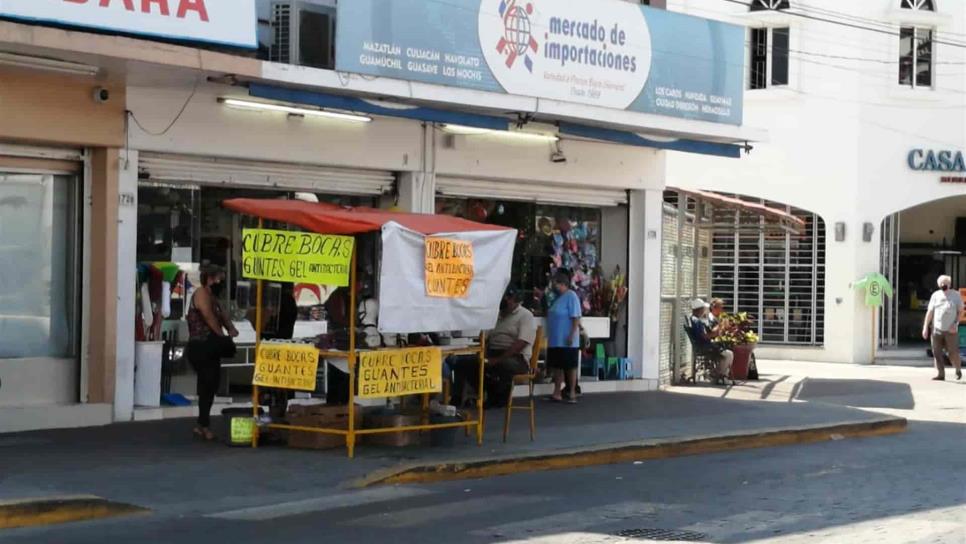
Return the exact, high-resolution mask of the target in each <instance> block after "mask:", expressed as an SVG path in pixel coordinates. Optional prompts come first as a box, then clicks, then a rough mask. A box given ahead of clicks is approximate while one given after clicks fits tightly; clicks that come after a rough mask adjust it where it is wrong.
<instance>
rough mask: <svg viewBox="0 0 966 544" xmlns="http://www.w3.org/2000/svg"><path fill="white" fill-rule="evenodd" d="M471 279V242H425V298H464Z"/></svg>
mask: <svg viewBox="0 0 966 544" xmlns="http://www.w3.org/2000/svg"><path fill="white" fill-rule="evenodd" d="M473 275H474V273H473V242H470V241H468V240H455V239H451V238H434V237H428V238H426V295H428V296H431V297H438V298H466V297H467V296H469V292H470V284H471V283H473Z"/></svg>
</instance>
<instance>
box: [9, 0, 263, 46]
mask: <svg viewBox="0 0 966 544" xmlns="http://www.w3.org/2000/svg"><path fill="white" fill-rule="evenodd" d="M0 16H3V17H11V18H15V19H25V20H28V21H43V22H51V23H57V24H63V25H71V26H79V27H87V28H94V29H97V30H106V31H112V32H118V33H122V34H139V35H145V36H154V37H158V38H165V39H172V40H185V41H192V42H207V43H215V44H222V45H229V46H234V47H244V48H248V49H254V48H256V47H258V37H257V35H256V32H257V20H256V14H255V0H0Z"/></svg>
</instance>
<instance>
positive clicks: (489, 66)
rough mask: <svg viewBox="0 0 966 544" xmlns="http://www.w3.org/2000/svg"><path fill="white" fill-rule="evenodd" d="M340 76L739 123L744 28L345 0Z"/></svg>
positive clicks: (415, 1)
mask: <svg viewBox="0 0 966 544" xmlns="http://www.w3.org/2000/svg"><path fill="white" fill-rule="evenodd" d="M337 24H338V29H337V46H336V52H337V56H336V68H337V69H338V70H340V71H346V72H355V73H360V74H367V75H375V76H384V77H391V78H398V79H405V80H413V81H422V82H427V83H437V84H442V85H451V86H456V87H464V88H469V89H477V90H483V91H492V92H501V93H509V94H515V95H522V96H531V97H536V98H547V99H554V100H561V101H567V102H576V103H581V104H590V105H593V106H601V107H606V108H613V109H619V110H630V111H636V112H644V113H654V114H660V115H668V116H673V117H681V118H688V119H697V120H704V121H712V122H718V123H728V124H733V125H740V124H741V122H742V94H743V89H744V88H743V85H744V73H743V70H744V64H745V62H744V56H745V53H744V50H745V44H744V31H743V29H742V28H740V27H738V26H735V25H730V24H726V23H721V22H716V21H710V20H706V19H701V18H698V17H691V16H687V15H682V14H678V13H672V12H668V11H665V10H659V9H652V8H648V7H644V6H638V5H634V4H632V3H629V2H621V1H618V0H595V1H593V2H590V1H581V2H578V1H574V0H447V1H445V2H427V1H426V0H352V1H351V2H340V3H339V12H338V21H337Z"/></svg>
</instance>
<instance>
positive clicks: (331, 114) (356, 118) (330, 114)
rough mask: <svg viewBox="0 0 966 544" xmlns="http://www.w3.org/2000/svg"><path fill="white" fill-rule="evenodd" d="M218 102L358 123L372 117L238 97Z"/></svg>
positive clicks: (231, 105) (221, 99) (248, 108)
mask: <svg viewBox="0 0 966 544" xmlns="http://www.w3.org/2000/svg"><path fill="white" fill-rule="evenodd" d="M218 102H220V103H222V104H224V105H226V106H230V107H233V108H239V109H245V110H255V111H275V112H279V113H287V114H289V115H303V116H306V117H325V118H327V119H339V120H342V121H352V122H356V123H369V122H371V121H372V117H368V116H366V115H356V114H354V113H341V112H337V111H326V110H313V109H308V108H297V107H294V106H284V105H282V104H269V103H267V102H253V101H251V100H240V99H237V98H219V99H218Z"/></svg>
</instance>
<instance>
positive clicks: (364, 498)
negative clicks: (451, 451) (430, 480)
mask: <svg viewBox="0 0 966 544" xmlns="http://www.w3.org/2000/svg"><path fill="white" fill-rule="evenodd" d="M428 494H430V491H427V490H425V489H419V488H415V487H376V488H372V489H366V490H363V491H353V492H350V493H336V494H334V495H327V496H325V497H318V498H312V499H304V500H300V501H291V502H282V503H277V504H269V505H265V506H255V507H251V508H242V509H239V510H229V511H227V512H219V513H217V514H208V515H207V516H205V517H209V518H218V519H233V520H243V521H266V520H270V519H277V518H284V517H288V516H298V515H300V514H307V513H310V512H324V511H326V510H335V509H337V508H346V507H350V506H360V505H363V504H371V503H375V502H381V501H390V500H398V499H405V498H411V497H419V496H422V495H428Z"/></svg>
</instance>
